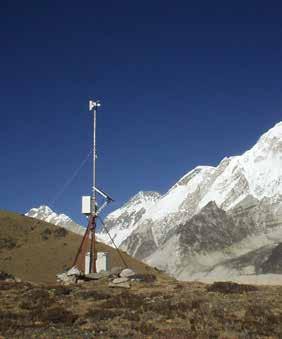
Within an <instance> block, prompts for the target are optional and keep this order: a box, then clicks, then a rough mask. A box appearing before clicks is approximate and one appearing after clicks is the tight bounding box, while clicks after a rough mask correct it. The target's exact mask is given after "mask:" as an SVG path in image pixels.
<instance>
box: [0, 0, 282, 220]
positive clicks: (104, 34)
mask: <svg viewBox="0 0 282 339" xmlns="http://www.w3.org/2000/svg"><path fill="white" fill-rule="evenodd" d="M281 6H282V5H281V2H278V1H277V2H275V1H269V2H266V1H241V2H240V1H233V2H230V1H197V2H196V1H195V2H192V1H164V0H162V1H101V0H100V1H94V0H92V1H8V0H1V2H0V43H1V51H0V90H1V97H0V112H1V123H0V141H1V143H0V152H1V166H0V208H3V209H8V210H14V211H18V212H25V211H26V210H28V209H29V208H31V207H33V206H38V205H40V204H50V201H51V200H52V199H53V198H54V196H55V195H56V194H57V193H58V192H59V191H60V190H61V188H62V186H63V184H64V183H65V181H66V180H68V178H69V177H70V176H71V175H72V173H73V171H74V170H75V169H76V168H77V167H78V166H79V164H80V163H81V161H82V160H83V159H84V158H85V156H86V155H87V153H88V152H89V149H90V148H91V142H92V117H91V115H90V113H89V112H88V99H89V98H90V97H92V98H99V99H100V100H101V101H102V104H103V107H102V109H101V111H100V112H99V116H98V140H97V142H98V153H99V158H98V185H99V186H100V187H103V188H104V189H105V190H106V191H108V192H109V193H110V194H111V195H112V196H113V197H114V198H115V199H116V202H115V204H114V205H113V206H112V207H113V208H116V207H118V206H120V205H121V204H122V203H123V202H125V201H126V200H127V199H128V198H129V197H131V196H132V195H133V194H135V193H136V192H138V191H139V190H156V191H159V192H161V193H164V192H165V191H166V190H167V189H168V188H169V187H170V186H171V185H173V184H174V183H175V182H176V180H177V179H178V178H179V177H181V176H182V175H184V174H185V173H186V172H187V171H189V170H190V169H192V168H193V167H194V166H196V165H200V164H206V165H216V164H217V163H218V162H219V161H220V160H221V159H222V158H223V157H224V156H227V155H235V154H240V153H242V152H243V151H245V150H246V149H248V148H249V147H250V146H251V145H253V144H254V143H255V142H256V140H257V138H258V137H259V136H260V135H261V134H262V133H263V132H264V131H266V130H267V129H269V128H270V127H272V125H274V124H275V123H276V122H278V121H280V120H282V115H281V113H282V90H281V89H282V77H281V75H282V58H281V57H282V40H281V39H282V28H281V17H282V7H281ZM90 188H91V161H88V163H87V164H86V165H85V167H84V168H83V170H82V171H81V172H80V174H79V175H78V176H77V177H76V179H75V180H74V181H73V183H72V184H71V185H70V186H69V187H68V188H67V190H66V191H65V193H64V194H63V195H62V196H61V197H60V199H58V200H57V202H56V203H55V204H54V206H51V207H52V208H54V209H55V210H56V211H57V212H64V213H66V214H68V215H70V216H71V217H73V218H74V219H75V220H77V221H78V222H82V220H84V219H82V217H81V215H80V199H81V198H80V197H81V195H83V194H88V193H90Z"/></svg>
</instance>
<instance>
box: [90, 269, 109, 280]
mask: <svg viewBox="0 0 282 339" xmlns="http://www.w3.org/2000/svg"><path fill="white" fill-rule="evenodd" d="M109 275H110V273H109V272H105V271H103V272H99V273H89V274H86V275H85V279H86V280H99V279H102V278H107V277H108V276H109Z"/></svg>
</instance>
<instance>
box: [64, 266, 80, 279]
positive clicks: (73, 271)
mask: <svg viewBox="0 0 282 339" xmlns="http://www.w3.org/2000/svg"><path fill="white" fill-rule="evenodd" d="M72 275H75V276H77V277H80V276H82V275H83V273H82V272H80V270H79V269H78V268H77V267H75V266H74V267H72V268H71V269H69V270H68V271H67V276H72Z"/></svg>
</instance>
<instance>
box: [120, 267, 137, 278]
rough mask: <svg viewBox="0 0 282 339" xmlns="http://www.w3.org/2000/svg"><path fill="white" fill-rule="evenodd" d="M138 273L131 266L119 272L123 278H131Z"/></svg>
mask: <svg viewBox="0 0 282 339" xmlns="http://www.w3.org/2000/svg"><path fill="white" fill-rule="evenodd" d="M135 274H136V273H135V272H134V271H133V270H132V269H131V268H125V269H124V270H122V271H121V272H120V274H119V276H120V277H121V278H130V277H132V276H134V275H135Z"/></svg>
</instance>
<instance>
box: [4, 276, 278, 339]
mask: <svg viewBox="0 0 282 339" xmlns="http://www.w3.org/2000/svg"><path fill="white" fill-rule="evenodd" d="M1 279H2V280H1ZM143 280H144V279H143ZM153 280H154V279H152V276H150V278H149V279H145V281H142V282H140V281H136V280H131V281H130V288H122V287H110V286H109V279H108V277H105V278H102V279H99V280H91V281H88V282H84V283H82V284H74V285H69V286H62V285H59V284H35V283H30V282H21V281H15V280H14V279H13V278H12V277H11V276H7V275H3V274H2V276H0V338H1V336H3V337H4V338H17V337H20V338H92V337H101V338H119V337H122V338H139V337H147V338H159V337H162V338H163V337H166V338H281V337H282V287H258V286H251V285H237V284H234V283H215V284H213V285H205V284H201V283H184V282H181V283H180V282H177V281H176V280H173V279H170V280H169V279H167V278H166V279H162V278H161V277H158V278H157V279H156V280H155V281H153Z"/></svg>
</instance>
